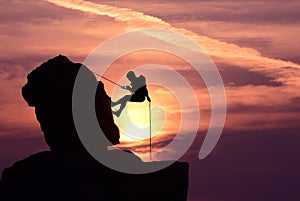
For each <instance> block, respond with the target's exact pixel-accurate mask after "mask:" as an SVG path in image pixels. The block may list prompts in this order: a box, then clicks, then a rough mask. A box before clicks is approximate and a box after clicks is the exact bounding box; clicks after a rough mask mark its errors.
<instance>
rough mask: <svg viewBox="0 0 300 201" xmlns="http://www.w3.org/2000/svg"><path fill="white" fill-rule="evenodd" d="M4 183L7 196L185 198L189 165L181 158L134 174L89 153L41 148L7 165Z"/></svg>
mask: <svg viewBox="0 0 300 201" xmlns="http://www.w3.org/2000/svg"><path fill="white" fill-rule="evenodd" d="M137 160H138V158H137ZM0 185H1V186H0V199H1V200H2V201H6V200H13V201H15V200H30V201H37V200H45V201H48V200H49V201H50V200H51V201H52V200H58V201H60V200H78V201H79V200H80V201H81V200H82V201H94V200H95V201H96V200H97V201H98V200H105V201H109V200H111V201H118V200H125V201H135V200H136V201H141V200H142V201H148V200H149V201H150V200H151V201H153V200H157V201H169V200H170V201H185V200H186V199H187V189H188V164H187V163H179V162H176V163H174V164H173V165H171V166H169V167H168V168H166V169H164V170H161V171H158V172H155V173H150V174H141V175H138V174H137V175H132V174H125V173H120V172H116V171H114V170H111V169H109V168H107V167H105V166H103V165H101V164H100V163H98V162H97V161H95V160H94V159H92V158H91V157H89V156H85V155H74V154H71V153H56V152H41V153H38V154H35V155H33V156H30V157H29V158H27V159H25V160H23V161H19V162H17V163H15V165H14V166H13V167H11V168H8V169H5V170H4V171H3V175H2V180H1V182H0Z"/></svg>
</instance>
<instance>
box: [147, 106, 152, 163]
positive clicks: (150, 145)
mask: <svg viewBox="0 0 300 201" xmlns="http://www.w3.org/2000/svg"><path fill="white" fill-rule="evenodd" d="M148 103H149V129H150V130H149V133H150V138H149V140H150V141H149V143H150V144H149V147H150V160H151V161H152V139H151V138H152V130H151V126H152V122H151V121H152V120H151V102H150V101H149V102H148Z"/></svg>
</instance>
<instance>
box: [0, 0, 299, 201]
mask: <svg viewBox="0 0 300 201" xmlns="http://www.w3.org/2000/svg"><path fill="white" fill-rule="evenodd" d="M0 2H1V7H0V13H1V15H0V30H1V31H0V41H1V46H0V52H1V54H0V86H2V87H1V88H0V94H1V96H0V110H1V113H0V171H2V170H3V168H5V167H8V166H11V165H12V164H13V163H14V162H15V161H16V160H19V159H22V158H24V157H26V156H28V155H30V154H33V153H36V152H38V151H41V150H47V149H48V147H47V145H46V144H45V142H44V139H43V135H42V132H41V131H40V128H39V124H38V122H37V121H36V119H35V115H34V109H33V108H29V107H28V106H27V104H26V103H25V101H24V100H23V99H22V97H21V87H22V86H23V85H24V84H25V83H26V76H27V74H28V73H29V72H31V71H32V70H33V69H34V68H35V67H37V66H39V65H40V64H41V63H43V62H45V61H47V60H48V59H50V58H52V57H54V56H57V55H58V54H63V55H65V56H67V57H68V58H69V59H71V60H72V61H73V62H78V63H82V62H84V61H85V60H86V58H87V57H88V55H89V54H90V53H91V52H92V51H93V50H94V49H95V48H96V47H97V46H98V45H100V44H101V43H102V42H104V41H106V40H107V39H109V38H111V37H114V36H116V35H118V34H121V33H124V32H126V31H131V30H135V29H138V28H160V29H163V30H169V31H174V32H177V33H180V34H181V35H183V36H185V37H187V38H189V39H191V40H193V41H194V42H195V43H197V44H198V45H199V46H201V47H202V48H203V50H204V51H205V52H206V53H207V54H208V55H209V56H210V57H211V58H212V60H213V62H214V63H215V65H216V67H217V68H218V70H219V72H220V74H221V77H222V79H223V82H224V85H225V90H226V97H227V116H226V122H225V126H224V130H223V133H222V135H221V138H220V141H219V142H218V144H217V145H216V147H215V149H214V150H213V151H212V152H211V153H210V154H209V155H208V157H206V158H205V159H203V160H199V159H198V153H199V149H200V147H201V144H202V143H203V139H204V137H205V134H206V132H207V130H208V127H209V124H210V118H211V103H210V98H209V94H208V90H207V86H206V85H205V84H204V82H203V80H202V79H201V77H199V76H197V75H195V71H194V70H193V69H192V67H191V66H190V64H188V63H187V62H186V61H185V60H184V59H182V58H179V57H177V56H176V55H172V54H168V53H164V52H159V51H150V50H149V51H141V52H135V53H131V54H128V55H125V56H123V57H121V58H119V59H118V60H117V61H115V62H114V63H113V64H112V65H111V66H110V67H109V69H108V70H107V72H105V74H104V75H105V76H107V77H109V78H111V79H112V80H114V81H117V82H120V83H121V84H128V81H127V80H126V79H125V78H124V77H123V76H124V74H125V73H126V72H127V71H128V70H130V69H132V68H134V67H143V66H144V67H145V66H146V70H145V71H143V70H141V71H139V73H142V74H147V73H149V72H150V71H149V72H148V71H147V65H148V64H156V65H157V66H167V67H168V68H170V69H172V70H173V71H176V72H178V73H179V74H180V75H181V76H183V77H184V78H185V79H186V81H187V82H188V83H189V84H190V85H191V88H192V89H193V91H194V94H195V96H196V99H197V101H198V109H199V110H200V114H201V121H200V122H199V127H198V128H196V129H198V132H197V136H196V139H195V141H194V143H193V145H192V146H191V147H190V149H189V150H188V151H187V152H186V153H185V154H184V156H183V157H182V158H181V161H188V162H189V163H190V187H189V201H223V200H224V201H227V200H228V201H229V200H230V201H232V200H237V201H247V200H249V201H250V200H251V201H253V200H255V201H256V200H261V201H266V200H269V201H274V200H291V201H292V200H299V199H300V198H299V195H298V194H299V193H298V189H299V182H300V173H299V170H300V161H299V158H300V149H299V142H300V133H299V131H300V124H299V121H300V115H299V112H300V92H299V87H300V47H299V44H300V37H299V34H300V2H299V1H296V0H286V1H278V0H274V1H267V0H260V1H257V0H254V1H239V0H228V1H227V0H222V1H221V0H203V1H202V0H201V1H200V0H199V1H196V0H187V1H179V0H173V1H171V0H168V1H167V0H141V1H131V0H129V1H109V0H104V1H100V0H90V1H81V0H73V1H72V0H64V1H63V0H48V1H46V0H45V1H37V0H26V1H21V0H11V1H4V0H3V1H0ZM164 41H165V42H172V38H164ZM173 42H174V41H173ZM132 43H135V41H134V39H131V40H129V41H128V45H130V44H132ZM157 66H156V67H155V66H154V67H153V66H150V67H151V73H152V74H153V75H157V76H156V78H157V79H158V80H159V79H161V80H162V82H163V80H164V79H170V80H171V79H173V78H172V77H171V78H168V72H167V71H160V70H159V69H157ZM150 67H149V66H148V68H150ZM152 67H153V68H152ZM139 73H138V74H139ZM147 81H149V82H150V84H149V86H148V89H149V92H150V95H151V97H152V100H153V102H152V107H153V119H154V120H153V129H154V130H153V134H154V135H155V137H154V138H153V149H154V151H155V152H157V153H158V155H157V156H156V158H155V159H157V160H165V159H168V157H169V156H170V157H171V156H172V151H174V150H167V151H168V152H167V153H168V154H165V155H160V154H159V153H161V152H162V150H163V148H164V147H165V146H166V145H167V144H168V143H169V142H170V141H171V140H172V139H173V138H174V136H175V135H176V132H177V130H178V128H179V127H178V125H179V122H180V118H181V115H182V113H184V112H189V110H186V111H182V110H181V109H180V101H184V102H186V103H187V105H188V103H189V100H188V99H187V100H178V97H176V94H175V91H172V90H170V89H168V88H166V87H164V86H161V85H160V84H159V82H156V83H152V82H151V77H149V79H147ZM103 82H104V84H105V89H106V91H107V93H108V94H109V95H110V96H112V99H113V100H116V99H118V98H119V97H121V96H122V95H125V93H124V92H122V91H121V90H119V89H116V88H115V86H114V85H112V84H111V83H109V82H106V81H103ZM171 85H172V87H174V88H173V89H175V90H176V92H178V93H179V94H184V93H185V88H182V86H181V85H180V84H178V82H177V80H176V79H175V80H174V82H171ZM127 108H128V114H129V118H130V119H131V121H132V122H133V123H134V124H135V126H137V127H138V128H140V129H147V126H148V125H147V123H148V121H149V119H148V116H147V115H148V113H147V108H148V105H147V103H142V104H136V103H130V104H128V107H127ZM189 109H190V110H194V109H195V108H192V106H191V108H189ZM125 112H126V111H125ZM141 114H142V115H141ZM122 115H123V116H122ZM122 115H121V117H120V118H119V119H117V118H116V122H117V124H118V125H119V127H120V130H121V132H122V137H121V139H122V143H121V145H120V146H121V147H127V148H130V149H131V150H132V151H134V152H135V153H136V154H138V155H140V156H142V157H144V159H146V158H145V157H146V156H144V155H143V154H146V155H147V154H148V153H147V152H148V144H147V143H148V139H146V140H140V139H142V138H145V137H147V136H146V135H147V134H148V133H147V132H145V133H143V132H141V135H137V136H135V137H136V138H138V139H139V140H138V141H136V140H132V139H131V138H132V136H131V135H132V133H130V132H135V131H136V130H135V129H134V128H133V127H130V126H128V124H127V123H126V118H127V117H126V116H124V115H125V113H124V114H122ZM192 120H193V119H192V118H191V120H190V121H192ZM185 127H187V128H188V129H186V130H185V131H186V133H187V135H188V134H189V132H190V129H191V130H193V128H189V125H188V124H186V125H185ZM133 138H134V137H133Z"/></svg>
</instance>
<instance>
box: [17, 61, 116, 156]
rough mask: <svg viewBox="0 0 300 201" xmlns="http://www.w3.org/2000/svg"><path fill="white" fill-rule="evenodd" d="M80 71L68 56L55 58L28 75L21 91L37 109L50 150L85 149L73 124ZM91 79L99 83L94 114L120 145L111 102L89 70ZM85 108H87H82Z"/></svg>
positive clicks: (108, 135)
mask: <svg viewBox="0 0 300 201" xmlns="http://www.w3.org/2000/svg"><path fill="white" fill-rule="evenodd" d="M80 68H85V69H87V68H86V67H85V66H84V65H82V64H79V63H73V62H71V61H70V60H69V59H68V58H67V57H65V56H62V55H59V56H57V57H54V58H52V59H50V60H48V61H47V62H45V63H43V64H42V65H41V66H39V67H37V68H36V69H34V70H33V71H32V72H31V73H29V74H28V76H27V80H28V82H27V83H26V85H25V86H24V87H23V88H22V95H23V97H24V99H25V100H26V101H27V103H28V105H29V106H32V107H35V113H36V117H37V120H38V121H39V123H40V125H41V129H42V131H43V132H44V135H45V139H46V142H47V144H48V145H49V146H50V148H51V150H55V151H58V150H63V151H65V150H67V151H70V150H73V151H82V150H84V148H83V146H82V144H81V142H80V140H79V137H78V135H77V133H76V129H75V126H74V123H73V115H72V93H73V86H74V82H75V79H76V76H77V73H78V71H79V69H80ZM85 72H86V74H87V75H86V76H87V77H88V78H89V79H92V80H93V81H95V83H96V84H97V83H98V88H97V91H96V95H95V104H96V105H95V109H96V110H95V111H96V115H97V118H98V122H99V125H100V126H101V128H102V130H103V132H104V134H105V135H106V137H107V138H108V139H109V140H110V142H111V143H112V144H118V143H119V137H120V135H119V129H118V127H117V126H116V125H115V123H114V120H113V116H112V111H111V107H110V104H111V99H110V97H109V96H108V95H107V94H106V92H105V90H104V85H103V83H102V82H97V80H96V78H95V76H94V75H93V74H92V72H90V71H89V70H88V69H87V70H86V71H85ZM83 107H84V106H83Z"/></svg>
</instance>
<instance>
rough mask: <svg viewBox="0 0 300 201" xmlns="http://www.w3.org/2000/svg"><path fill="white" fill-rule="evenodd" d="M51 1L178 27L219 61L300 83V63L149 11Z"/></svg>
mask: <svg viewBox="0 0 300 201" xmlns="http://www.w3.org/2000/svg"><path fill="white" fill-rule="evenodd" d="M47 1H48V2H50V3H54V4H56V5H58V6H62V7H65V8H69V9H74V10H79V11H82V12H87V13H92V14H95V15H102V16H109V17H111V18H113V19H115V20H116V21H120V22H126V23H127V24H128V28H127V29H128V30H131V29H136V28H144V27H147V28H150V27H151V28H164V29H168V30H172V31H176V32H179V33H181V34H183V35H185V36H187V37H189V38H191V39H193V40H194V41H196V42H197V43H198V44H199V45H200V46H201V47H203V49H204V50H205V51H206V52H207V53H208V54H209V55H210V56H212V57H214V58H216V60H217V61H218V60H221V61H225V62H226V63H229V64H234V65H237V64H238V65H239V66H243V67H245V68H247V69H250V70H251V71H257V72H261V73H265V74H268V75H269V76H271V77H273V78H274V79H275V80H277V79H278V80H280V81H281V82H284V83H288V84H299V83H300V81H299V80H298V79H297V76H298V74H299V72H298V71H299V68H300V65H299V64H296V63H293V62H289V61H283V60H280V59H275V58H270V57H265V56H262V55H261V53H260V52H258V51H256V50H255V49H252V48H244V47H240V46H237V45H235V44H231V43H226V42H221V41H218V40H215V39H212V38H209V37H206V36H202V35H198V34H196V33H193V32H191V31H189V30H186V29H183V28H176V27H174V26H172V25H171V24H169V23H168V22H165V21H164V20H162V19H160V18H157V17H154V16H150V15H146V14H144V13H142V12H137V11H134V10H131V9H128V8H119V7H115V6H109V5H103V4H96V3H93V2H88V1H82V0H64V1H63V0H47ZM164 40H166V42H169V43H178V41H172V40H170V39H167V38H166V39H164ZM290 66H292V67H294V68H295V69H294V70H293V73H291V69H288V70H287V69H286V68H283V67H290ZM295 72H297V73H296V74H297V75H295ZM293 75H294V76H293ZM291 76H292V77H291Z"/></svg>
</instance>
